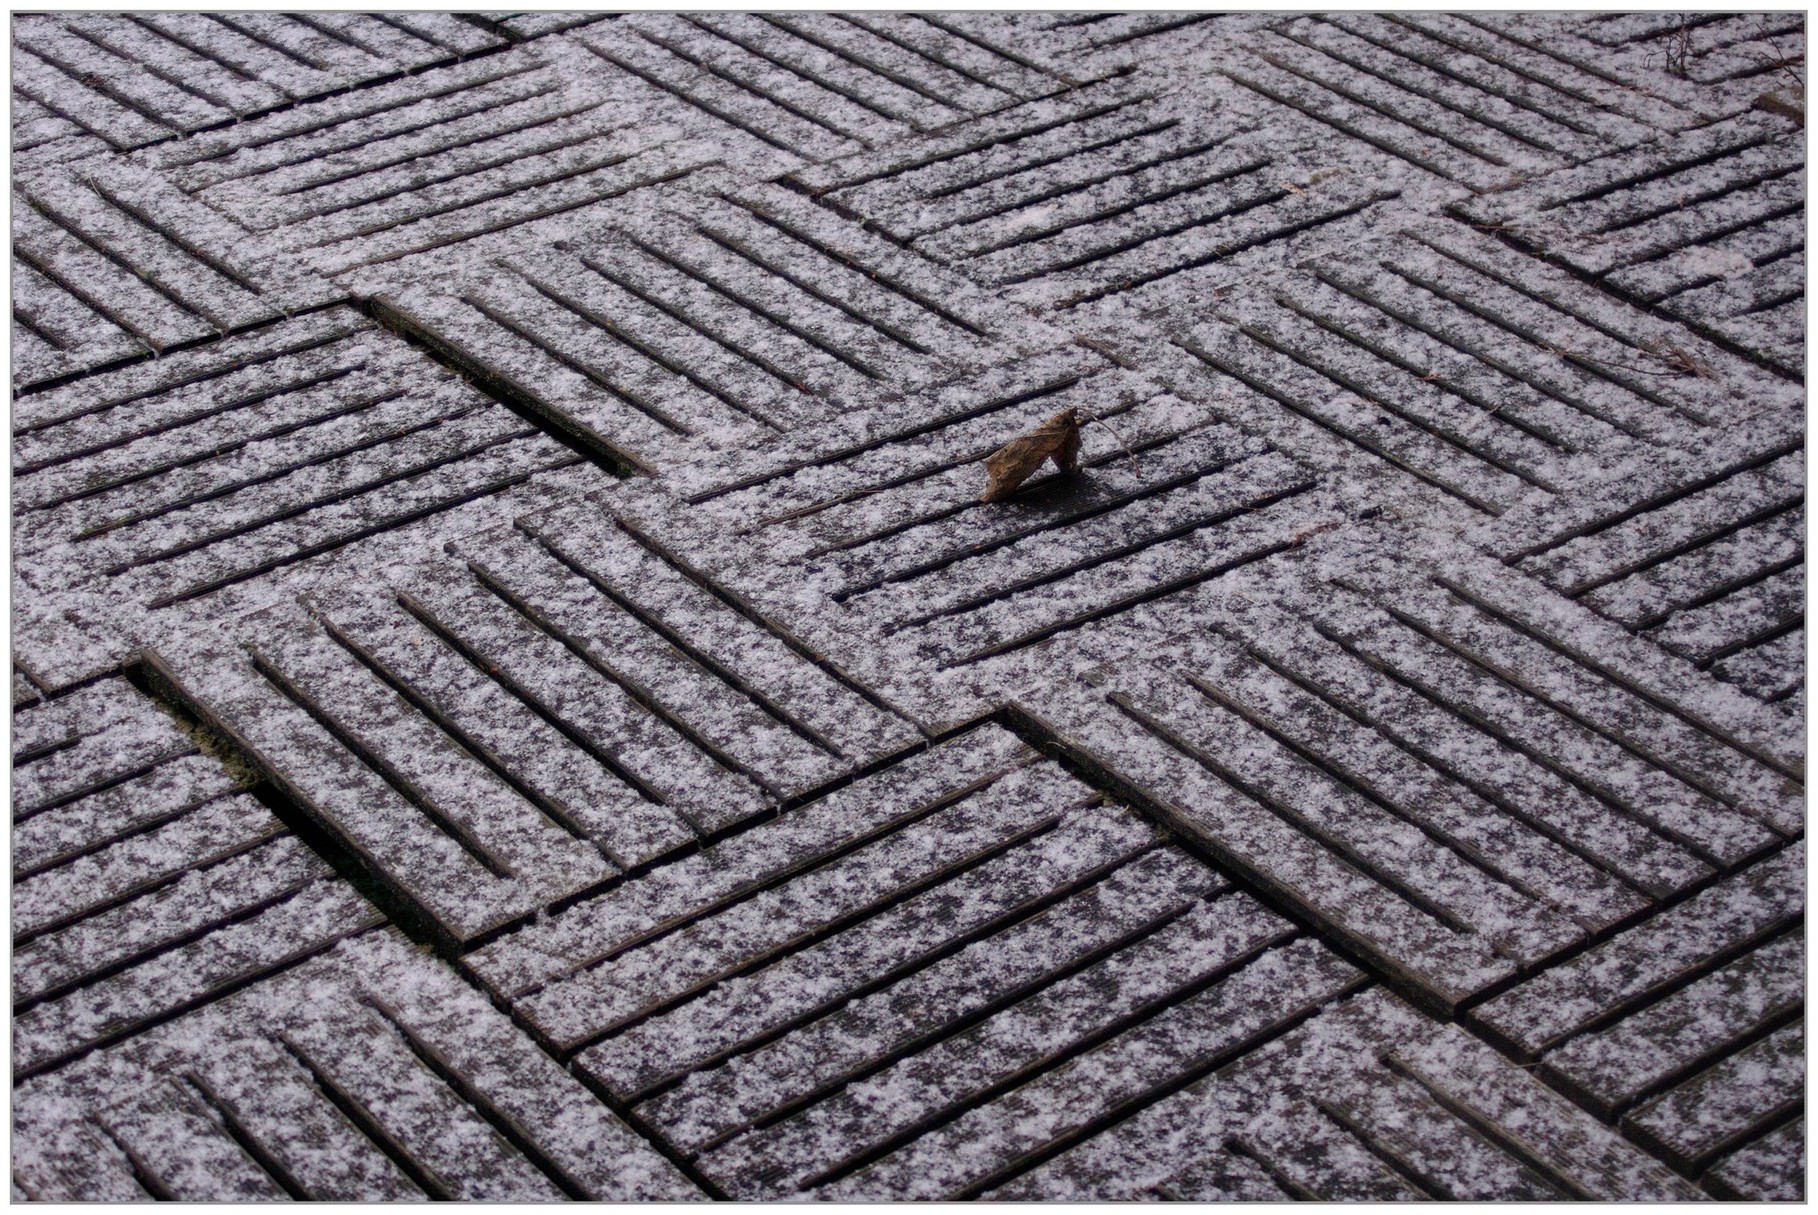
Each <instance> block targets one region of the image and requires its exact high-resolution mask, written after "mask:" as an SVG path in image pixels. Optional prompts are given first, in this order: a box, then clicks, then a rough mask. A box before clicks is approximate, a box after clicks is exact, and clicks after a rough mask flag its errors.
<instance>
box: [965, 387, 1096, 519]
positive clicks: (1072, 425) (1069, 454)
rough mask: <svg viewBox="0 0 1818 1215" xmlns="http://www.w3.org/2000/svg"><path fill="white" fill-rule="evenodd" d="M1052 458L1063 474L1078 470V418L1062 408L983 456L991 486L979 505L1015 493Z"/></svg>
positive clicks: (1070, 411)
mask: <svg viewBox="0 0 1818 1215" xmlns="http://www.w3.org/2000/svg"><path fill="white" fill-rule="evenodd" d="M1047 459H1052V460H1053V461H1054V466H1055V467H1056V468H1058V469H1060V470H1061V472H1063V473H1073V472H1078V471H1079V418H1078V417H1077V416H1076V415H1075V414H1074V412H1073V410H1071V409H1063V410H1061V411H1060V412H1059V413H1057V414H1055V415H1054V416H1053V417H1051V418H1049V419H1048V420H1047V421H1046V422H1043V423H1042V424H1041V425H1040V426H1038V427H1036V428H1035V429H1034V430H1032V431H1030V432H1029V433H1028V434H1026V435H1018V436H1017V437H1016V438H1014V439H1012V440H1010V441H1009V442H1008V443H1006V444H1004V445H1003V446H1002V447H1000V448H998V449H997V450H996V451H994V452H992V453H991V454H990V455H988V456H986V457H985V471H986V472H988V473H989V474H991V483H990V484H989V485H987V486H986V487H985V492H984V494H983V495H981V496H980V498H979V501H980V502H996V501H998V500H1000V499H1002V498H1008V497H1009V496H1010V495H1011V494H1013V493H1015V492H1016V487H1017V486H1019V485H1021V484H1022V483H1023V482H1024V481H1027V480H1028V479H1029V475H1030V474H1031V473H1033V472H1034V471H1035V470H1036V469H1038V468H1040V467H1041V465H1042V461H1043V460H1047Z"/></svg>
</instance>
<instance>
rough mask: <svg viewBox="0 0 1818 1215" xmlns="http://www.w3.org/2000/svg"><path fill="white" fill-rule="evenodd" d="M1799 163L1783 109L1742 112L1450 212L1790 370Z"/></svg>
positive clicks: (1799, 367)
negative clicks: (1493, 230) (1497, 232)
mask: <svg viewBox="0 0 1818 1215" xmlns="http://www.w3.org/2000/svg"><path fill="white" fill-rule="evenodd" d="M1804 169H1805V142H1804V139H1803V138H1802V136H1801V133H1800V130H1799V128H1798V126H1797V125H1796V124H1795V123H1793V122H1791V121H1789V120H1788V118H1787V116H1786V115H1784V114H1780V113H1775V112H1771V111H1770V112H1754V113H1746V114H1741V115H1738V116H1736V117H1734V118H1729V119H1726V120H1724V121H1721V122H1715V123H1712V124H1710V125H1709V126H1702V127H1699V128H1697V129H1694V130H1690V131H1685V132H1682V133H1680V134H1677V135H1674V136H1673V137H1671V138H1670V139H1666V140H1663V141H1661V142H1660V143H1659V144H1658V145H1657V146H1647V147H1643V148H1638V149H1634V150H1632V151H1628V152H1624V153H1621V154H1619V155H1608V156H1603V157H1600V158H1599V159H1596V160H1593V161H1590V162H1588V163H1586V164H1583V165H1580V166H1578V167H1577V168H1575V169H1573V170H1571V171H1569V172H1563V173H1557V174H1553V175H1550V176H1548V177H1546V178H1543V179H1542V180H1540V181H1537V182H1534V183H1532V184H1530V185H1527V186H1525V187H1523V188H1522V189H1519V190H1515V191H1512V192H1510V193H1507V194H1500V195H1490V196H1487V197H1484V198H1478V199H1473V200H1471V201H1470V202H1469V203H1468V204H1466V205H1465V206H1464V207H1463V208H1462V211H1463V213H1464V214H1465V215H1466V216H1468V217H1469V218H1470V219H1472V220H1473V221H1476V222H1480V223H1485V224H1490V225H1494V226H1495V227H1496V228H1497V230H1499V231H1502V232H1506V233H1508V234H1509V235H1510V237H1511V238H1512V239H1514V240H1515V241H1517V242H1519V244H1520V245H1522V246H1523V247H1525V248H1527V249H1529V250H1531V251H1533V252H1535V253H1537V254H1540V255H1541V256H1543V257H1546V258H1548V259H1549V260H1551V261H1555V262H1558V263H1560V264H1561V265H1564V266H1568V267H1570V268H1571V269H1572V270H1573V271H1575V272H1577V273H1578V274H1581V275H1584V276H1587V277H1593V278H1595V279H1597V280H1598V281H1599V282H1600V283H1602V284H1604V285H1605V286H1607V287H1609V288H1610V289H1612V290H1614V291H1616V292H1618V293H1620V294H1622V295H1626V296H1629V297H1631V298H1633V299H1635V300H1636V301H1638V302H1639V303H1642V304H1645V305H1648V306H1651V307H1652V308H1653V309H1655V310H1656V311H1659V312H1662V313H1665V314H1667V315H1669V316H1674V317H1678V318H1680V319H1681V320H1684V321H1687V322H1689V323H1690V324H1691V325H1692V326H1693V327H1694V328H1696V329H1698V330H1700V331H1701V332H1703V333H1706V334H1708V335H1709V336H1711V337H1712V338H1713V339H1715V340H1718V341H1721V342H1723V343H1725V344H1727V345H1729V346H1731V347H1733V348H1735V349H1738V350H1740V351H1742V352H1743V353H1744V354H1747V355H1749V356H1751V357H1753V358H1757V359H1760V360H1762V361H1764V362H1766V363H1769V364H1771V365H1773V366H1775V367H1778V368H1781V369H1784V370H1786V371H1789V372H1791V373H1793V374H1794V375H1798V374H1801V373H1802V372H1803V370H1804V367H1805V222H1804V220H1805V173H1804ZM1694 357H1695V356H1694Z"/></svg>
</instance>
